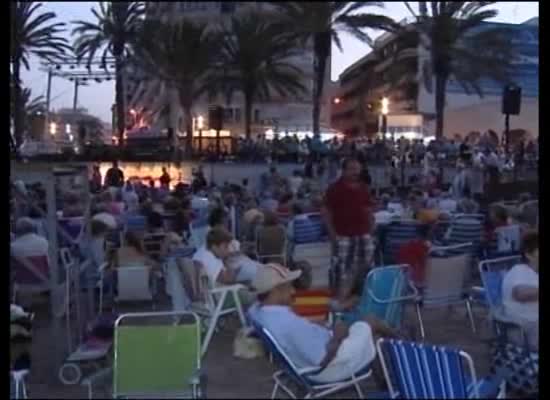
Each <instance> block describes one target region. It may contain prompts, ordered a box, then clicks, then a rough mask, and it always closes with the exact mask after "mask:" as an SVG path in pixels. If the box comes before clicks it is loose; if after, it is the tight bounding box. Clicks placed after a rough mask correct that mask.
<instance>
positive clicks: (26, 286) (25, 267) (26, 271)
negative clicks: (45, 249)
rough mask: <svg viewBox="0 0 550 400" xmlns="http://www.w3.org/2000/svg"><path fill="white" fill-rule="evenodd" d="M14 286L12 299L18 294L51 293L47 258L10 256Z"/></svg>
mask: <svg viewBox="0 0 550 400" xmlns="http://www.w3.org/2000/svg"><path fill="white" fill-rule="evenodd" d="M10 263H11V269H12V274H13V276H14V282H13V284H14V286H15V288H16V291H15V293H14V299H15V298H16V297H17V296H18V295H19V294H30V295H32V294H36V293H45V292H51V289H52V287H51V282H50V263H49V260H48V256H46V255H45V256H30V257H16V256H14V255H13V254H11V255H10Z"/></svg>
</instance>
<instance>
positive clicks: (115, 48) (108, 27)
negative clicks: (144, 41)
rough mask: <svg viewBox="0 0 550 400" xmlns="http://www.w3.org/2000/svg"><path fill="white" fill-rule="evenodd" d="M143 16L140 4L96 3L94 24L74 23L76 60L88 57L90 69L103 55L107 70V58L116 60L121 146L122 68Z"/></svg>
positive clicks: (122, 133)
mask: <svg viewBox="0 0 550 400" xmlns="http://www.w3.org/2000/svg"><path fill="white" fill-rule="evenodd" d="M144 12H145V7H144V4H143V2H139V1H110V2H104V1H102V2H99V11H97V10H96V9H95V8H93V9H92V13H93V14H94V16H95V19H96V20H95V21H94V22H89V21H75V22H74V24H75V25H76V26H75V28H74V29H73V32H72V34H73V35H77V39H76V41H75V43H74V51H75V53H76V55H77V58H78V59H79V60H82V59H83V58H84V57H85V56H87V57H88V59H87V63H88V65H90V63H91V62H92V59H93V58H94V56H95V55H96V53H98V52H102V64H103V66H104V68H107V62H106V61H107V57H108V56H109V55H111V56H113V57H114V58H115V74H116V77H115V78H116V79H115V103H116V115H117V118H116V120H117V131H118V137H119V141H118V143H119V144H120V145H122V143H123V141H124V128H125V116H126V108H125V100H126V99H125V98H124V83H123V68H124V65H125V64H124V63H125V60H126V58H127V57H128V55H129V43H130V41H131V40H132V39H133V37H134V36H135V34H136V32H137V30H138V28H139V25H140V23H141V21H142V17H143V15H144Z"/></svg>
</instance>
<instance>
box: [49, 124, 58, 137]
mask: <svg viewBox="0 0 550 400" xmlns="http://www.w3.org/2000/svg"><path fill="white" fill-rule="evenodd" d="M56 133H57V124H56V123H55V122H52V123H50V135H52V136H55V134H56Z"/></svg>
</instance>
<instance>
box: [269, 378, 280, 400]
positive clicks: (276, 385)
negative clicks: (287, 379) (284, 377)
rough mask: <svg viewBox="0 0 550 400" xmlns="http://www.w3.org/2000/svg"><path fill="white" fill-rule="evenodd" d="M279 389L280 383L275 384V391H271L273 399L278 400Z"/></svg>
mask: <svg viewBox="0 0 550 400" xmlns="http://www.w3.org/2000/svg"><path fill="white" fill-rule="evenodd" d="M278 389H279V383H278V382H275V385H273V390H272V391H271V398H272V399H276V398H277V390H278Z"/></svg>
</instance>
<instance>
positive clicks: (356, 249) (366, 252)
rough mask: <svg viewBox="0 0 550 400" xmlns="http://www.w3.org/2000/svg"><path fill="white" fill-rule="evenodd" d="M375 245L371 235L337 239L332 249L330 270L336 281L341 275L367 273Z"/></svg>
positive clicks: (364, 274) (363, 274)
mask: <svg viewBox="0 0 550 400" xmlns="http://www.w3.org/2000/svg"><path fill="white" fill-rule="evenodd" d="M374 250H375V243H374V239H373V237H372V236H371V235H368V234H367V235H362V236H352V237H338V239H337V240H336V243H335V244H334V246H333V249H332V270H333V274H334V278H335V279H337V280H338V281H339V280H340V278H341V276H340V275H341V273H342V272H344V273H346V274H350V273H351V274H353V275H355V274H357V273H360V274H361V275H362V276H363V277H364V276H366V274H367V273H368V271H369V269H370V266H371V264H372V261H373V258H374Z"/></svg>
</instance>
